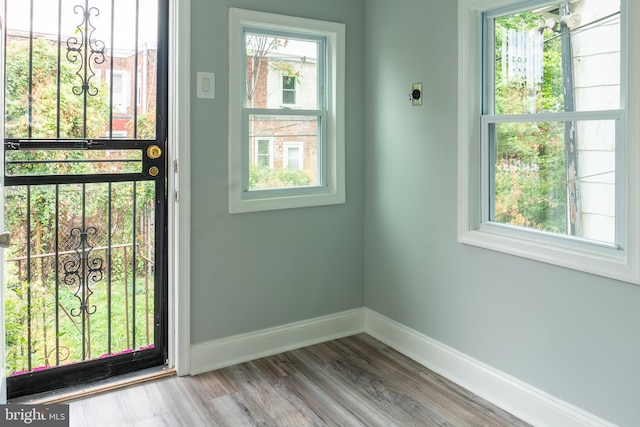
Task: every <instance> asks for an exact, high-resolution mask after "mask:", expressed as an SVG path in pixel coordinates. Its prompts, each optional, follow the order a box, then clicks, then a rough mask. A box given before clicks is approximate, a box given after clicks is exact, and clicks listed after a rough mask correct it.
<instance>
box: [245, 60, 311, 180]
mask: <svg viewBox="0 0 640 427" xmlns="http://www.w3.org/2000/svg"><path fill="white" fill-rule="evenodd" d="M254 64H255V65H254ZM254 67H255V69H256V73H255V74H253V69H254ZM317 69H318V64H317V61H316V58H315V57H313V56H311V55H305V54H303V53H301V54H293V53H290V52H289V51H288V52H286V53H285V52H281V51H278V50H275V51H273V52H270V53H268V54H267V55H265V56H263V57H261V58H254V57H251V56H248V57H247V74H248V77H247V80H248V82H247V84H248V88H249V89H248V92H250V93H247V102H248V103H250V105H251V106H252V107H253V108H273V109H292V110H294V109H316V108H317V107H316V106H317V103H318V93H317ZM252 78H253V79H255V82H254V84H253V88H254V89H253V91H251V89H250V88H251V87H252V82H251V79H252ZM249 132H250V135H249V136H250V138H249V144H250V147H249V158H250V162H251V164H253V165H258V166H264V167H268V168H271V169H275V170H281V169H288V170H290V171H298V170H303V171H305V172H306V174H307V175H308V176H309V177H310V178H311V182H310V183H309V184H311V185H313V184H316V183H317V182H316V180H317V170H318V164H317V163H318V161H317V159H318V156H317V149H318V147H317V133H318V130H317V129H316V123H315V122H314V121H309V120H305V119H304V118H295V117H291V118H290V119H288V120H279V121H277V122H276V121H271V120H259V121H252V123H251V126H250V131H249Z"/></svg>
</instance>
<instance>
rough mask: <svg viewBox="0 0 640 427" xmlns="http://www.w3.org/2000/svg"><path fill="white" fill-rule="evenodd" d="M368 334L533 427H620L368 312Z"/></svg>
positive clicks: (367, 310) (366, 320)
mask: <svg viewBox="0 0 640 427" xmlns="http://www.w3.org/2000/svg"><path fill="white" fill-rule="evenodd" d="M364 310H365V316H364V317H365V328H364V330H365V332H366V333H367V334H369V335H371V336H372V337H374V338H376V339H378V340H380V341H382V342H383V343H385V344H387V345H388V346H390V347H392V348H394V349H396V350H397V351H399V352H400V353H402V354H404V355H406V356H407V357H410V358H411V359H413V360H415V361H416V362H418V363H420V364H421V365H423V366H425V367H427V368H429V369H431V370H432V371H434V372H437V373H438V374H440V375H442V376H444V377H446V378H448V379H449V380H451V381H453V382H455V383H456V384H458V385H460V386H462V387H464V388H466V389H467V390H469V391H471V392H473V393H475V394H477V395H478V396H480V397H482V398H484V399H486V400H487V401H489V402H491V403H493V404H494V405H496V406H498V407H500V408H502V409H504V410H506V411H507V412H509V413H511V414H513V415H515V416H517V417H519V418H520V419H522V420H523V421H526V422H528V423H530V424H532V425H534V426H562V427H574V426H575V427H615V426H614V424H611V423H609V422H608V421H606V420H603V419H601V418H599V417H596V416H595V415H593V414H590V413H588V412H586V411H584V410H582V409H580V408H578V407H575V406H573V405H571V404H569V403H567V402H564V401H562V400H560V399H558V398H556V397H554V396H551V395H550V394H548V393H546V392H544V391H542V390H539V389H537V388H535V387H533V386H531V385H529V384H527V383H525V382H523V381H520V380H518V379H517V378H514V377H512V376H510V375H507V374H505V373H504V372H501V371H499V370H497V369H495V368H493V367H491V366H488V365H486V364H484V363H482V362H480V361H478V360H476V359H473V358H471V357H469V356H467V355H466V354H463V353H461V352H459V351H457V350H455V349H453V348H451V347H448V346H446V345H444V344H442V343H440V342H438V341H436V340H434V339H432V338H429V337H428V336H426V335H424V334H421V333H419V332H417V331H415V330H413V329H411V328H408V327H407V326H404V325H402V324H400V323H398V322H396V321H394V320H391V319H389V318H388V317H385V316H383V315H381V314H379V313H377V312H375V311H373V310H370V309H367V308H365V309H364Z"/></svg>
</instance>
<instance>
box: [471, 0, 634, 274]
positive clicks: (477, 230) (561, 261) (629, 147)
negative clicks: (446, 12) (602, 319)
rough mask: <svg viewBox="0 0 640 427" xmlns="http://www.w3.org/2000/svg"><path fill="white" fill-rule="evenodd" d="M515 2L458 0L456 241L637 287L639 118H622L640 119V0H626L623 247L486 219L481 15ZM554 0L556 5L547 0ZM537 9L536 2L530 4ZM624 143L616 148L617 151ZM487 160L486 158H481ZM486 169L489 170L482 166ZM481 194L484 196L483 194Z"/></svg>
mask: <svg viewBox="0 0 640 427" xmlns="http://www.w3.org/2000/svg"><path fill="white" fill-rule="evenodd" d="M516 3H518V2H517V1H514V0H458V30H459V31H458V34H459V38H458V241H459V242H461V243H464V244H468V245H473V246H478V247H482V248H487V249H491V250H495V251H498V252H503V253H508V254H511V255H516V256H520V257H524V258H529V259H533V260H537V261H541V262H545V263H549V264H554V265H558V266H562V267H566V268H570V269H574V270H579V271H584V272H588V273H592V274H596V275H600V276H605V277H610V278H613V279H618V280H622V281H626V282H631V283H635V284H640V221H638V218H640V168H638V167H637V165H638V164H640V121H638V120H624V118H626V117H639V116H640V80H639V79H629V78H628V76H630V75H638V73H640V52H638V50H637V49H629V46H637V45H638V43H640V28H637V26H634V25H627V21H628V18H630V17H635V16H640V2H636V1H632V0H621V17H622V26H621V33H622V76H621V79H622V86H623V87H625V86H626V88H627V89H626V93H623V94H622V96H621V104H622V105H621V109H622V110H623V113H622V114H623V120H621V123H623V124H624V126H622V127H623V129H619V134H620V135H621V139H623V140H624V141H626V144H622V147H623V150H626V153H624V154H625V155H624V156H618V167H619V168H620V170H622V171H624V172H625V175H626V177H624V178H625V179H624V180H623V182H616V187H619V189H618V191H617V193H616V197H617V198H622V199H623V200H621V203H619V204H618V205H617V206H616V209H618V210H619V212H618V214H619V216H617V218H616V221H617V222H619V223H620V224H621V225H622V227H621V229H620V230H621V233H622V237H621V238H620V240H621V242H626V243H625V244H623V245H621V247H619V248H618V247H613V246H612V245H598V244H594V243H593V242H591V241H584V240H581V239H576V238H570V237H564V236H549V235H548V234H549V233H542V232H536V231H534V230H526V229H523V228H518V227H511V226H507V225H504V224H497V223H495V222H488V221H486V218H485V217H483V215H484V210H483V206H486V203H484V202H483V199H484V198H485V197H484V196H483V194H485V195H486V193H487V189H486V188H485V189H484V190H483V188H482V179H481V178H482V174H483V163H484V162H483V158H482V150H481V144H480V143H481V139H482V135H481V133H482V132H481V129H482V127H481V123H480V120H481V119H480V118H481V114H482V101H483V99H482V90H483V81H482V76H483V73H482V31H483V29H482V14H483V13H484V12H487V11H491V10H495V9H497V8H501V7H506V6H511V5H513V4H516ZM547 3H551V2H547ZM532 7H533V6H532ZM618 148H620V147H616V149H617V150H618ZM484 160H485V161H486V160H487V159H484ZM485 172H486V171H485ZM483 191H484V193H483Z"/></svg>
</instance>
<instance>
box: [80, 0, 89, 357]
mask: <svg viewBox="0 0 640 427" xmlns="http://www.w3.org/2000/svg"><path fill="white" fill-rule="evenodd" d="M84 14H85V15H84V46H83V47H84V57H83V58H82V61H83V62H84V66H83V68H84V71H83V74H84V78H83V85H86V88H85V89H84V90H83V91H82V97H83V106H82V111H83V113H82V114H83V116H82V137H83V138H86V137H87V101H88V99H89V98H88V96H89V82H88V80H87V75H88V73H87V69H88V67H89V45H90V44H91V40H89V37H88V35H89V16H90V14H89V0H85V2H84ZM83 191H84V184H83ZM82 197H83V200H84V193H83V196H82ZM82 215H83V218H84V212H83V213H82ZM82 229H83V230H84V220H83V228H82ZM83 248H84V247H83ZM83 293H84V289H83ZM83 300H84V298H83ZM83 318H84V314H83ZM82 323H83V328H84V321H83V322H82ZM82 339H83V340H84V334H83V336H82ZM83 359H84V351H83Z"/></svg>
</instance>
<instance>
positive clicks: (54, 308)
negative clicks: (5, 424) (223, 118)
mask: <svg viewBox="0 0 640 427" xmlns="http://www.w3.org/2000/svg"><path fill="white" fill-rule="evenodd" d="M5 1H6V9H5V11H6V37H5V41H4V48H5V62H6V67H5V73H6V88H5V92H4V97H5V104H4V119H5V131H4V181H5V195H4V206H5V212H4V220H5V224H6V225H5V226H6V227H7V229H8V230H10V231H11V238H12V244H11V247H10V248H9V249H7V250H6V252H5V260H4V280H5V289H4V296H5V324H6V334H5V336H6V339H5V347H6V350H5V358H6V367H7V370H6V375H7V385H8V396H9V398H11V397H17V396H20V395H25V394H32V393H36V392H41V391H45V390H50V389H56V388H60V387H64V386H69V385H74V384H78V383H84V382H89V381H94V380H98V379H103V378H106V377H108V376H112V375H116V374H120V373H125V372H130V371H133V370H137V369H143V368H147V367H152V366H157V365H162V364H164V363H165V361H166V359H167V354H166V353H167V351H166V348H167V298H166V293H167V279H166V276H167V273H166V225H165V222H166V188H165V185H166V181H165V177H166V156H165V153H166V147H165V144H166V140H167V123H166V117H167V114H166V111H167V38H166V35H167V33H168V32H167V10H168V0H5Z"/></svg>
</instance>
